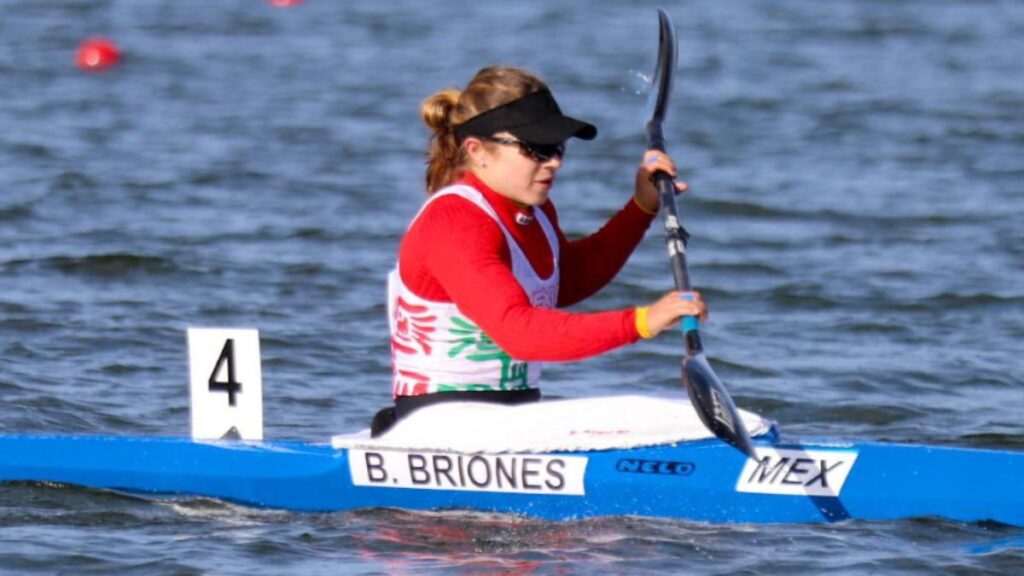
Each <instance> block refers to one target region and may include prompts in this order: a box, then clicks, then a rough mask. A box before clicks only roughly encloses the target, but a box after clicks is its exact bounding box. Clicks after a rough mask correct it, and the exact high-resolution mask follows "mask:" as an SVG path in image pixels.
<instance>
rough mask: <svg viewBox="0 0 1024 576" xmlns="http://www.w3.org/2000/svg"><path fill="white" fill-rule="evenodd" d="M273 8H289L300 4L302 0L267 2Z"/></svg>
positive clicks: (271, 0)
mask: <svg viewBox="0 0 1024 576" xmlns="http://www.w3.org/2000/svg"><path fill="white" fill-rule="evenodd" d="M267 2H269V3H270V5H271V6H274V7H275V8H291V7H292V6H298V5H299V4H302V0H267Z"/></svg>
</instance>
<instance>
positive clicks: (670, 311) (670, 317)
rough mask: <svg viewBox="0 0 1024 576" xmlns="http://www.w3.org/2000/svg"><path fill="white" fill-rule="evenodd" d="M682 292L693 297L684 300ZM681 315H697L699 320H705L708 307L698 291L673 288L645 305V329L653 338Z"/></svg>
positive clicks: (672, 324)
mask: <svg viewBox="0 0 1024 576" xmlns="http://www.w3.org/2000/svg"><path fill="white" fill-rule="evenodd" d="M684 294H688V295H690V296H692V298H693V299H692V300H684V299H683V298H682V296H683V295H684ZM683 316H697V317H698V318H699V319H700V321H701V322H707V319H708V307H707V304H705V303H704V299H703V298H701V296H700V293H699V292H680V291H678V290H673V291H672V292H669V293H668V294H665V295H664V296H662V297H661V298H659V299H658V301H657V302H654V303H653V304H651V305H650V306H648V307H647V329H648V331H650V333H651V337H652V338H653V337H654V336H657V335H658V333H659V332H661V331H662V330H664V329H666V328H669V327H671V326H674V325H676V324H678V323H679V319H680V318H682V317H683Z"/></svg>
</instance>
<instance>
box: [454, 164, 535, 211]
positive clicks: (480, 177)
mask: <svg viewBox="0 0 1024 576" xmlns="http://www.w3.org/2000/svg"><path fill="white" fill-rule="evenodd" d="M462 179H464V180H467V181H469V182H470V183H474V184H481V185H483V186H486V187H487V189H488V190H490V191H491V192H494V193H495V194H497V195H498V196H501V197H503V198H505V199H507V200H508V201H509V202H511V203H512V204H514V205H515V206H517V207H518V208H525V209H530V208H532V206H530V205H529V204H523V203H522V202H518V201H516V200H514V199H513V198H512V197H511V196H509V195H508V194H506V193H504V192H502V191H501V190H500V189H499V188H497V187H495V186H494V185H493V184H491V182H489V181H488V180H487V176H486V175H485V174H481V173H480V172H478V171H475V170H466V171H465V172H464V173H463V174H462Z"/></svg>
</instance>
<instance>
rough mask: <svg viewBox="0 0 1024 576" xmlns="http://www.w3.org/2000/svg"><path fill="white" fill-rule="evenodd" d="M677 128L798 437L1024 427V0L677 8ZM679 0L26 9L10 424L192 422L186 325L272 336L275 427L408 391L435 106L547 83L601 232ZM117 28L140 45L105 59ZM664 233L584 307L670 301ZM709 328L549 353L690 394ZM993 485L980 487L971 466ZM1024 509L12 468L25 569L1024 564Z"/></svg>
mask: <svg viewBox="0 0 1024 576" xmlns="http://www.w3.org/2000/svg"><path fill="white" fill-rule="evenodd" d="M664 4H665V6H666V7H667V8H668V9H669V11H670V12H671V13H672V14H673V16H674V18H675V20H676V24H677V27H678V29H679V34H680V44H681V46H680V60H681V71H680V74H679V77H678V80H677V83H676V99H675V102H674V106H673V109H672V113H671V117H670V125H669V126H668V133H669V136H670V147H671V150H672V151H673V152H674V154H675V157H676V158H677V160H678V161H679V163H680V165H681V166H682V167H683V172H684V176H685V178H686V179H687V180H688V181H689V182H690V183H691V185H692V187H693V193H692V194H691V195H690V196H688V197H687V198H686V199H685V200H684V201H683V202H682V203H681V207H682V212H683V215H684V219H685V221H686V222H687V224H688V226H689V228H690V231H691V232H692V234H693V240H692V242H691V265H692V268H693V269H692V272H693V276H694V280H695V283H696V284H697V285H698V286H699V288H700V289H701V290H702V291H703V292H704V293H705V295H706V297H707V299H708V300H709V302H710V304H711V306H712V311H713V312H712V321H711V323H710V324H709V325H708V327H707V337H706V344H707V346H708V348H709V350H710V351H711V352H712V361H713V363H714V364H715V366H716V368H717V370H718V372H719V373H720V375H721V376H723V378H724V380H725V381H726V382H727V384H728V386H729V387H730V389H731V390H732V391H733V394H734V395H735V396H736V399H737V402H738V404H740V405H741V406H743V407H745V408H748V409H751V410H755V411H758V412H761V413H763V414H765V415H766V416H769V417H771V418H774V419H776V420H777V421H779V423H780V427H781V429H782V431H783V432H784V433H785V434H789V435H793V436H803V437H842V438H854V439H880V440H892V441H907V442H925V443H934V444H942V445H968V446H983V447H993V448H1004V449H1012V450H1024V425H1022V424H1021V420H1020V419H1021V416H1020V415H1021V413H1022V412H1024V393H1022V391H1021V385H1022V384H1024V363H1022V362H1021V357H1022V352H1024V346H1022V344H1021V343H1022V341H1024V4H1022V3H1020V2H1014V1H998V0H977V1H975V0H953V1H948V2H938V1H926V0H884V1H882V0H878V1H862V2H817V1H809V0H790V1H788V2H770V1H767V0H765V1H752V2H740V1H735V2H732V1H713V0H706V1H689V2H666V3H664ZM655 6H656V4H655V3H652V2H646V1H640V2H617V1H611V0H607V1H594V2H587V3H583V2H579V3H570V2H565V3H553V2H540V1H532V0H531V1H526V2H516V3H507V2H495V3H488V4H486V5H479V6H477V5H471V4H469V3H462V2H455V1H440V2H430V3H427V2H413V1H410V0H407V1H382V2H372V3H371V2H328V1H324V0H307V1H306V2H305V3H304V4H302V5H301V6H299V7H297V8H293V9H288V10H283V9H275V8H272V7H271V6H270V5H269V4H267V3H265V2H262V1H259V0H232V1H226V0H222V1H218V2H200V1H197V0H173V1H172V0H167V1H156V0H154V1H147V2H135V1H130V0H109V1H98V0H60V1H58V0H52V1H47V2H39V1H36V0H6V1H4V2H0V39H2V42H3V50H0V98H2V104H0V127H2V130H0V159H2V160H0V394H2V403H0V431H2V432H6V433H46V432H65V433H66V432H82V433H108V434H136V435H154V434H164V435H183V434H187V433H188V396H187V388H186V380H187V369H186V357H185V333H184V330H185V328H186V327H188V326H190V325H197V326H248V327H256V328H259V329H260V331H261V334H262V342H263V356H264V382H265V384H264V386H265V389H266V391H265V410H266V415H265V420H266V432H267V435H268V437H273V438H284V437H289V438H301V439H307V440H315V441H323V440H325V439H326V437H327V436H328V435H330V434H333V433H337V432H341V431H348V430H352V429H355V428H358V427H362V426H364V425H365V424H366V422H367V420H368V418H369V416H370V415H371V413H372V412H373V410H374V409H375V408H377V407H378V406H380V405H382V404H383V403H385V402H386V401H387V399H388V396H389V376H388V373H389V371H388V365H389V357H388V351H387V334H386V331H387V330H386V321H385V312H384V279H385V275H386V273H387V271H388V270H389V268H390V267H391V266H392V265H393V261H394V253H395V250H396V247H397V244H398V241H399V238H400V236H401V234H402V232H403V229H404V227H405V225H406V223H407V222H408V220H409V218H410V217H411V216H412V214H413V213H414V212H415V210H416V209H417V208H418V206H419V204H420V202H421V201H422V199H423V193H422V186H421V179H422V160H423V150H424V146H425V138H426V134H425V131H424V130H423V129H422V128H421V126H420V124H419V120H418V107H419V102H420V100H421V99H422V98H424V97H425V96H427V95H428V94H429V93H431V92H432V91H434V90H436V89H439V88H442V87H445V86H449V85H461V84H464V83H465V81H466V80H468V78H469V77H470V76H471V75H472V73H473V72H474V71H475V70H476V69H477V68H479V67H480V66H482V65H485V64H489V63H495V62H500V63H506V64H513V65H520V66H525V67H528V68H530V69H533V70H535V71H537V72H538V73H540V74H541V75H542V76H543V77H545V78H546V79H547V80H548V81H549V82H550V84H551V85H552V87H553V88H554V90H555V92H556V93H557V94H558V96H559V99H560V101H561V102H562V105H563V108H565V109H566V110H567V111H569V113H571V114H574V115H578V116H581V117H583V118H586V119H589V120H591V121H593V122H594V123H596V124H597V125H598V126H599V127H600V130H601V135H600V137H599V138H598V139H597V140H596V141H594V142H592V143H577V144H573V146H572V147H571V150H570V151H569V155H568V157H567V160H568V162H567V165H566V166H565V168H564V169H563V173H562V174H561V177H560V180H559V185H558V187H557V188H556V190H555V199H556V202H557V204H558V206H559V209H560V212H561V214H562V217H561V219H562V221H563V223H564V225H565V228H566V230H567V232H569V233H570V234H581V233H585V232H589V231H592V230H593V229H595V228H596V227H597V226H599V225H600V224H601V223H602V222H603V221H604V220H605V219H606V218H607V217H608V216H609V215H610V214H611V213H612V212H613V211H614V210H615V209H616V208H617V207H619V206H620V205H621V204H622V203H623V202H624V201H625V199H626V198H627V197H628V194H629V193H630V187H631V181H632V173H633V169H634V166H635V164H636V162H637V161H638V159H639V155H640V154H641V152H642V149H643V143H642V139H641V128H642V123H643V120H644V113H645V108H644V104H645V101H644V97H643V96H641V95H639V94H638V86H639V80H638V77H639V76H640V75H641V74H647V73H649V72H650V69H651V67H652V65H653V54H654V49H655V45H656V36H657V32H656V22H657V19H656V16H655V11H654V8H655ZM96 34H105V35H109V36H111V37H112V38H114V39H115V40H116V41H117V42H118V43H119V44H120V46H121V47H122V49H123V50H124V51H125V52H126V58H125V60H124V62H123V64H122V65H121V66H119V67H118V68H116V69H114V70H111V71H109V72H107V73H105V74H99V75H90V74H85V73H82V72H79V71H77V70H76V69H75V68H74V67H73V65H72V62H73V53H74V49H75V47H76V45H77V44H78V42H79V41H80V40H82V39H83V38H85V37H88V36H92V35H96ZM670 283H671V277H670V275H669V272H668V269H667V265H666V263H665V261H664V257H663V247H662V241H661V235H660V232H659V230H658V228H653V229H652V233H651V234H650V235H649V238H648V239H647V241H646V242H645V243H644V245H643V246H642V247H641V248H640V249H639V250H638V252H637V253H636V254H635V256H634V257H633V258H632V260H631V261H630V263H629V265H628V266H627V267H626V269H625V270H624V271H623V273H622V274H621V275H620V277H619V279H618V280H617V281H616V282H615V283H614V284H613V285H612V286H609V287H608V288H606V289H605V290H604V291H602V292H601V293H600V294H599V295H597V296H596V297H594V298H592V299H591V300H590V301H589V302H587V303H586V304H585V306H583V307H581V308H582V309H587V310H592V309H605V308H616V307H627V306H634V305H638V304H641V303H644V302H646V301H649V300H652V299H654V298H655V297H656V296H657V295H658V294H660V293H661V292H663V291H664V290H667V289H668V288H669V287H670ZM679 356H680V346H679V342H678V337H674V336H672V335H666V336H664V337H661V338H659V339H657V340H655V341H653V342H644V343H641V344H639V345H637V346H633V347H631V348H629V349H625V350H620V351H617V352H615V353H612V354H609V355H606V356H604V357H601V358H596V359H593V360H589V361H586V362H580V363H577V364H572V365H559V366H551V367H549V369H548V370H547V371H546V372H545V375H546V377H547V381H546V383H545V389H546V391H547V394H548V395H551V396H565V397H582V396H591V395H599V394H620V393H632V392H640V393H646V394H656V395H663V396H673V395H675V396H678V395H681V394H682V393H683V392H682V390H681V389H680V388H679V385H678V374H677V370H678V359H679ZM965 489H968V490H969V489H970V487H965ZM1022 568H1024V531H1022V530H1020V529H1013V528H1008V527H1004V526H997V525H963V524H956V523H949V522H944V521H938V520H931V519H919V520H913V521H903V522H888V523H868V522H847V523H841V524H837V525H829V526H768V527H762V526H709V525H703V524H692V523H687V522H678V521H665V520H659V519H646V518H601V519H592V520H583V521H578V522H565V523H550V522H539V521H534V520H527V519H520V518H514V517H505V516H492V515H483V514H466V513H436V514H422V513H415V514H414V513H406V512H399V511H362V512H357V513H348V514H324V515H316V514H293V513H287V512H279V511H266V510H251V509H244V508H238V507H235V506H231V505H228V504H224V503H221V502H215V501H207V500H187V499H186V500H178V501H171V502H153V501H149V500H144V499H135V498H132V497H127V496H121V495H112V494H108V493H103V492H95V491H90V490H82V489H74V488H59V487H48V486H36V485H6V486H0V572H6V573H41V574H51V573H66V574H110V573H119V574H149V573H169V574H254V573H295V574H350V573H361V574H375V573H394V574H408V573H417V574H419V573H432V574H448V573H452V572H456V573H474V574H477V573H533V572H537V573H565V574H569V573H607V574H619V573H626V572H629V573H650V574H654V573H665V572H668V573H695V574H792V573H822V572H826V571H828V572H830V573H843V574H939V573H941V574H968V573H970V574H1019V573H1021V570H1022Z"/></svg>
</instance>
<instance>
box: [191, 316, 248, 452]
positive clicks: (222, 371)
mask: <svg viewBox="0 0 1024 576" xmlns="http://www.w3.org/2000/svg"><path fill="white" fill-rule="evenodd" d="M188 363H189V388H190V391H191V402H192V438H193V439H194V440H219V439H223V438H239V439H242V440H262V439H263V371H262V368H261V367H260V334H259V331H258V330H255V329H242V328H189V329H188Z"/></svg>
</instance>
